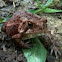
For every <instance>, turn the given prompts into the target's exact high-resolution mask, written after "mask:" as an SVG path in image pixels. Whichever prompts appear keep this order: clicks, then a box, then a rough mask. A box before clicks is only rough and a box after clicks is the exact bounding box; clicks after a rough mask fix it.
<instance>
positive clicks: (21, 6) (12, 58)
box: [0, 0, 62, 62]
mask: <svg viewBox="0 0 62 62" xmlns="http://www.w3.org/2000/svg"><path fill="white" fill-rule="evenodd" d="M45 1H46V0H45ZM43 3H44V2H43ZM36 6H37V3H36V2H35V1H34V2H33V0H27V1H26V0H14V1H12V0H8V1H7V0H4V1H2V0H1V1H0V17H2V19H4V18H6V17H7V16H8V15H9V14H10V13H14V12H16V11H27V10H28V9H29V8H35V7H36ZM53 8H55V9H62V6H61V5H55V6H53ZM40 16H41V17H46V18H47V25H48V29H49V31H51V33H52V34H53V35H54V37H55V40H56V43H57V45H58V46H57V48H58V49H59V51H60V52H61V53H62V13H49V14H46V13H41V14H40ZM52 59H53V60H54V58H52ZM52 59H51V60H52ZM51 60H50V61H48V62H51ZM0 62H27V61H26V58H25V57H24V54H23V52H22V48H19V47H18V46H16V44H14V43H13V42H12V40H7V41H1V40H0ZM53 62H62V57H60V58H58V59H56V60H55V61H53Z"/></svg>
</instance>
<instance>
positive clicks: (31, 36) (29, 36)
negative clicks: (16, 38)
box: [21, 32, 44, 40]
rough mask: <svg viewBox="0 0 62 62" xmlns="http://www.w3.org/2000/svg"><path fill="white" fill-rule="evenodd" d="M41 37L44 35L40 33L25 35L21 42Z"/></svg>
mask: <svg viewBox="0 0 62 62" xmlns="http://www.w3.org/2000/svg"><path fill="white" fill-rule="evenodd" d="M42 35H44V33H42V32H38V33H25V34H24V35H23V37H22V39H21V40H27V39H31V38H35V37H40V36H42Z"/></svg>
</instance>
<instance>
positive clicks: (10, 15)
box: [3, 14, 13, 22]
mask: <svg viewBox="0 0 62 62" xmlns="http://www.w3.org/2000/svg"><path fill="white" fill-rule="evenodd" d="M12 15H13V14H9V15H8V17H6V18H5V19H4V20H3V22H5V21H7V20H9V18H11V17H12Z"/></svg>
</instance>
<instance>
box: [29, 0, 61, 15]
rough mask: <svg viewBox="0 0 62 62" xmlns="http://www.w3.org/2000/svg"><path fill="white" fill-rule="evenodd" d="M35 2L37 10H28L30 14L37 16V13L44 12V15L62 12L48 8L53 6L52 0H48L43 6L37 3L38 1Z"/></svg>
mask: <svg viewBox="0 0 62 62" xmlns="http://www.w3.org/2000/svg"><path fill="white" fill-rule="evenodd" d="M36 1H37V5H38V7H37V8H38V9H37V10H32V9H31V10H29V11H30V12H32V13H34V14H38V13H39V12H44V13H55V12H62V10H57V9H51V8H49V7H50V6H51V5H53V4H54V3H55V2H53V0H48V1H47V2H46V4H45V5H41V4H40V3H39V0H36Z"/></svg>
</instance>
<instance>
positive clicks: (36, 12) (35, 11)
mask: <svg viewBox="0 0 62 62" xmlns="http://www.w3.org/2000/svg"><path fill="white" fill-rule="evenodd" d="M40 11H42V9H37V10H33V9H31V10H29V12H31V13H33V14H38V12H40Z"/></svg>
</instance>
